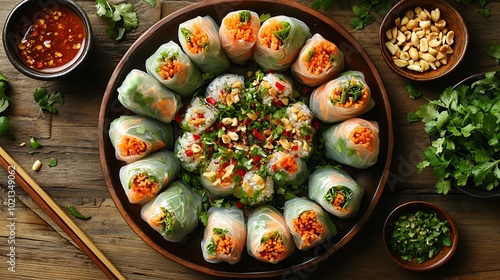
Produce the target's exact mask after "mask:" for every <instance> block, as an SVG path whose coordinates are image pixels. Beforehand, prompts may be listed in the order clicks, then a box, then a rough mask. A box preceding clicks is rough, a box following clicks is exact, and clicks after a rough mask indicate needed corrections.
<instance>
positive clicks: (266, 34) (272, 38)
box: [260, 20, 283, 50]
mask: <svg viewBox="0 0 500 280" xmlns="http://www.w3.org/2000/svg"><path fill="white" fill-rule="evenodd" d="M281 29H283V25H282V24H281V22H279V21H277V20H273V21H272V23H270V24H266V25H262V26H261V30H262V31H261V33H260V44H261V45H263V46H266V47H268V48H270V49H271V50H279V49H280V48H281V46H282V45H283V42H282V41H281V40H280V39H279V38H278V37H277V36H276V35H275V32H276V31H279V30H281Z"/></svg>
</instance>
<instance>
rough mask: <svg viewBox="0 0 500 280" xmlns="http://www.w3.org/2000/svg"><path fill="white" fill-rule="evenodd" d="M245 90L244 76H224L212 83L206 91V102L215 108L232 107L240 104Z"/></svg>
mask: <svg viewBox="0 0 500 280" xmlns="http://www.w3.org/2000/svg"><path fill="white" fill-rule="evenodd" d="M244 90H245V79H244V78H243V76H241V75H236V74H223V75H221V76H218V77H217V78H215V79H214V80H213V81H212V82H210V84H209V85H208V87H207V89H206V90H205V100H206V101H207V102H208V103H209V104H211V105H213V106H216V105H217V106H221V107H224V106H232V105H233V104H235V103H238V102H240V100H241V96H242V94H243V91H244Z"/></svg>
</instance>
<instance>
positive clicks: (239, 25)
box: [219, 10, 260, 64]
mask: <svg viewBox="0 0 500 280" xmlns="http://www.w3.org/2000/svg"><path fill="white" fill-rule="evenodd" d="M259 28H260V18H259V15H258V14H257V13H255V12H252V11H248V10H240V11H233V12H230V13H228V14H227V15H226V16H225V17H224V18H223V19H222V23H221V26H220V28H219V38H220V42H221V45H222V49H223V50H224V52H225V53H226V55H227V57H228V58H229V60H230V61H231V62H233V63H236V64H244V63H245V62H246V61H247V60H249V59H251V58H252V56H253V51H254V47H255V43H256V42H257V33H258V32H259Z"/></svg>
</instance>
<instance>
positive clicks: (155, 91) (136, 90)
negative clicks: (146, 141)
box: [117, 69, 182, 123]
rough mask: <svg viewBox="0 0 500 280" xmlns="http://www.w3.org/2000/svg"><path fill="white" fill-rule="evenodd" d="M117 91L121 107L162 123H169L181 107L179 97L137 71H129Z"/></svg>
mask: <svg viewBox="0 0 500 280" xmlns="http://www.w3.org/2000/svg"><path fill="white" fill-rule="evenodd" d="M117 91H118V100H119V101H120V103H121V104H122V105H123V107H125V108H127V109H129V110H130V111H132V112H134V113H136V114H139V115H143V116H147V117H151V118H153V119H156V120H159V121H161V122H164V123H169V122H171V121H172V120H173V119H174V118H175V114H176V113H177V111H179V109H180V108H181V107H182V102H181V99H180V97H179V95H177V94H176V93H173V92H171V91H170V90H169V89H168V88H166V87H164V86H163V85H162V84H161V83H159V82H158V81H157V80H156V79H155V78H153V77H151V76H150V75H148V74H147V73H146V72H143V71H141V70H137V69H133V70H132V71H130V73H129V74H128V75H127V76H126V77H125V80H123V83H122V84H121V85H120V87H119V88H118V89H117Z"/></svg>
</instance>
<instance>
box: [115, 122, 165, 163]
mask: <svg viewBox="0 0 500 280" xmlns="http://www.w3.org/2000/svg"><path fill="white" fill-rule="evenodd" d="M109 139H110V140H111V144H112V145H113V147H114V148H115V155H116V158H117V159H118V160H122V161H125V162H127V163H131V162H134V161H136V160H139V159H141V158H143V157H145V156H147V155H149V154H151V153H154V152H156V151H158V150H159V149H162V148H166V149H172V148H173V145H174V138H173V132H172V126H171V125H170V124H167V123H162V122H159V121H157V120H154V119H151V118H147V117H141V116H125V115H124V116H121V117H119V118H117V119H115V120H114V121H112V122H111V125H110V127H109ZM131 148H133V149H134V151H137V150H138V149H140V152H134V153H132V152H130V149H131Z"/></svg>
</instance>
